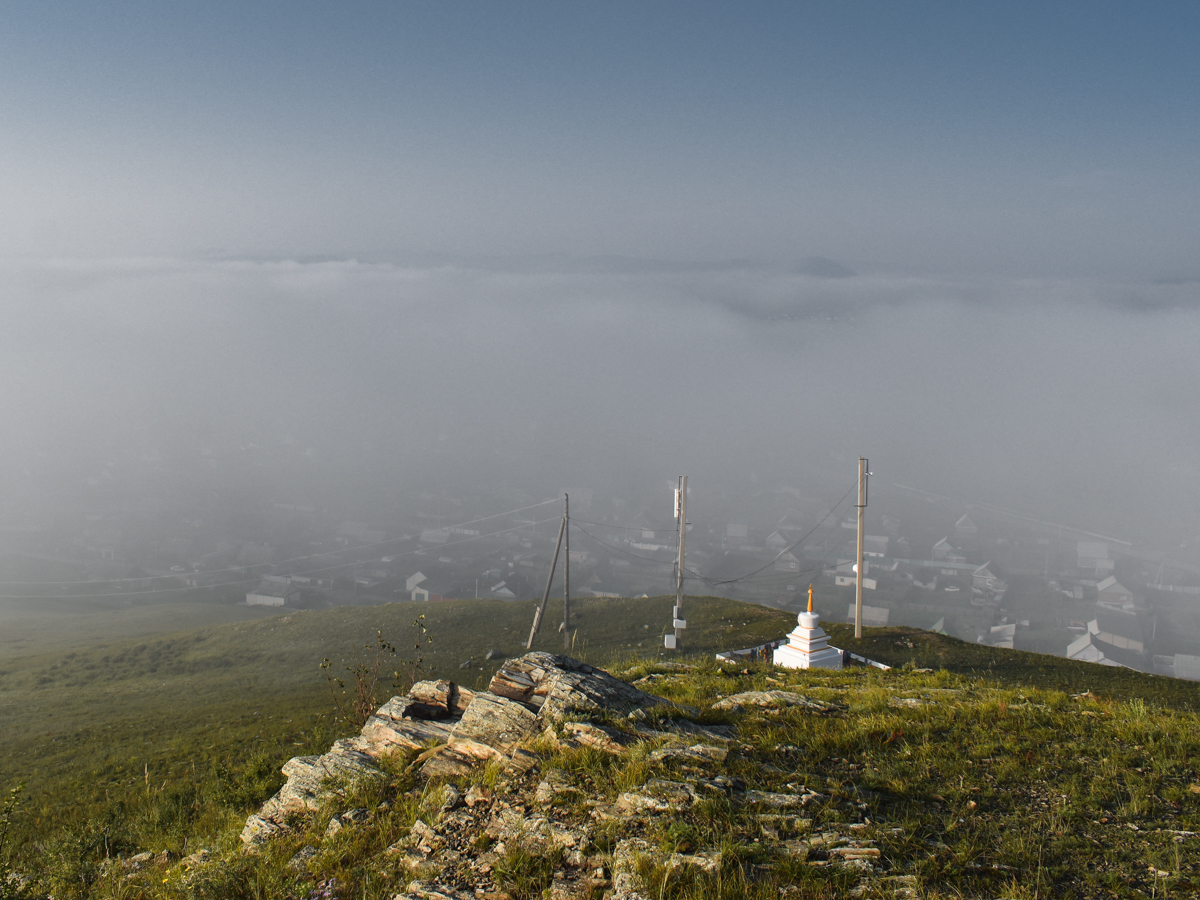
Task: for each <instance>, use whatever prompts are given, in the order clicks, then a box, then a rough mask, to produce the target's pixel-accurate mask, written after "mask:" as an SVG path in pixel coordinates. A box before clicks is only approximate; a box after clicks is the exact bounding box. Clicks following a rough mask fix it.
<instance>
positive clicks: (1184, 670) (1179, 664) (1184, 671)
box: [1174, 653, 1200, 681]
mask: <svg viewBox="0 0 1200 900" xmlns="http://www.w3.org/2000/svg"><path fill="white" fill-rule="evenodd" d="M1174 673H1175V677H1176V678H1186V679H1187V680H1188V681H1200V656H1185V655H1184V654H1182V653H1176V654H1175V664H1174Z"/></svg>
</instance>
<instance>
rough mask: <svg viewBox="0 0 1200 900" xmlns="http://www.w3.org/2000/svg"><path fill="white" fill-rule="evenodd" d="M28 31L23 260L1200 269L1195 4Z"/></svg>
mask: <svg viewBox="0 0 1200 900" xmlns="http://www.w3.org/2000/svg"><path fill="white" fill-rule="evenodd" d="M4 18H5V23H4V28H3V29H2V30H0V83H2V84H3V85H4V86H5V87H4V90H3V91H2V92H0V119H2V120H3V121H4V123H5V127H4V128H3V129H0V191H2V193H3V195H4V196H5V198H6V201H5V203H4V204H3V209H0V256H7V257H11V256H19V257H34V258H45V257H88V258H97V257H100V258H104V257H114V256H115V257H145V256H153V257H184V258H205V257H208V258H212V257H219V258H227V257H250V258H271V259H275V258H311V257H319V258H324V257H337V258H346V257H353V258H357V259H364V260H372V261H402V262H404V261H414V260H416V261H422V260H428V259H438V258H451V259H458V258H464V257H466V258H478V257H488V256H493V257H494V256H499V257H506V258H507V257H513V256H538V255H543V254H567V255H571V256H595V255H602V256H603V255H617V256H629V257H635V258H655V259H672V260H712V259H736V258H754V259H769V260H789V259H797V258H801V259H802V258H805V257H808V256H813V255H821V256H826V257H831V258H834V259H837V260H839V261H843V262H845V263H846V264H848V265H850V266H851V267H853V268H856V269H880V270H888V271H896V270H900V271H904V272H908V273H912V272H943V273H945V272H952V273H956V274H964V273H969V274H993V275H1003V276H1016V277H1046V276H1051V277H1124V278H1131V277H1133V278H1150V279H1155V278H1158V279H1162V278H1180V277H1193V276H1195V275H1196V274H1198V273H1197V269H1196V264H1195V262H1194V253H1193V250H1194V247H1195V246H1196V236H1197V226H1198V224H1200V222H1198V218H1200V197H1198V196H1197V183H1198V179H1197V177H1196V176H1197V175H1198V174H1200V173H1198V171H1197V170H1198V164H1197V154H1196V153H1195V150H1194V148H1195V147H1196V146H1197V144H1198V143H1200V142H1198V140H1197V138H1198V137H1200V135H1198V134H1197V112H1198V106H1200V92H1198V91H1197V89H1196V85H1197V84H1200V59H1198V57H1197V54H1195V52H1194V38H1195V36H1196V34H1197V33H1198V26H1200V8H1197V7H1196V6H1195V5H1194V4H1186V3H1158V4H1153V5H1144V4H1139V5H1134V4H1122V3H1092V4H1078V3H1006V4H960V3H906V4H895V3H883V2H880V3H864V2H837V3H832V2H830V3H771V2H763V3H753V4H732V3H725V4H715V3H698V2H689V3H666V2H664V3H655V4H644V3H621V2H613V3H603V4H582V3H575V4H562V3H528V2H518V3H507V4H487V3H461V4H442V3H432V2H430V3H402V2H401V3H395V2H388V3H346V4H338V5H337V6H331V5H329V4H317V3H303V2H291V3H255V4H242V3H238V4H234V3H222V2H205V3H189V2H179V3H138V2H128V3H120V2H118V3H112V4H104V5H100V6H97V5H95V4H82V3H67V2H47V3H38V4H18V5H15V6H13V7H11V8H9V9H7V10H6V12H5V17H4Z"/></svg>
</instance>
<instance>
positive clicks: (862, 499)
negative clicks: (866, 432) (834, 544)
mask: <svg viewBox="0 0 1200 900" xmlns="http://www.w3.org/2000/svg"><path fill="white" fill-rule="evenodd" d="M867 475H868V472H867V460H866V457H863V456H860V457H859V458H858V565H857V566H855V567H854V569H855V573H856V575H857V576H858V577H857V578H856V579H855V587H854V636H855V637H856V638H860V637H862V592H863V512H864V510H866V508H867Z"/></svg>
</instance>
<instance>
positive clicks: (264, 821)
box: [241, 739, 383, 844]
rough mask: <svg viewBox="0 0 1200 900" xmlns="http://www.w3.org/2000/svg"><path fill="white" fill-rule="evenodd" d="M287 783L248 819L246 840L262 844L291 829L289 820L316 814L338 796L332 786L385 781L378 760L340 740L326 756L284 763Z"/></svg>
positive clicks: (244, 839)
mask: <svg viewBox="0 0 1200 900" xmlns="http://www.w3.org/2000/svg"><path fill="white" fill-rule="evenodd" d="M283 774H284V775H286V776H287V782H286V783H285V784H284V786H283V787H282V788H280V789H279V792H278V793H277V794H276V795H275V796H274V797H272V798H271V799H270V800H268V801H267V802H266V803H264V804H263V806H262V809H260V810H259V811H258V812H257V813H255V814H254V815H252V816H250V818H248V819H247V820H246V825H245V827H244V828H243V829H242V835H241V837H242V841H243V842H244V843H247V844H260V843H262V842H263V841H266V840H268V839H269V838H271V837H272V836H274V835H275V834H278V833H279V832H280V831H284V830H286V829H287V827H288V826H287V820H288V818H289V817H291V816H293V815H295V814H297V813H306V812H313V811H316V810H318V809H320V807H321V805H322V804H323V803H324V802H325V801H326V800H327V799H328V798H329V797H330V796H331V795H332V794H333V793H334V788H333V787H332V786H331V785H333V784H336V783H339V782H340V783H343V784H345V783H350V782H353V781H357V780H360V779H364V778H369V779H372V780H378V779H382V778H383V772H381V771H380V770H379V769H378V768H376V767H375V765H374V760H373V759H372V758H371V757H370V756H368V755H367V754H366V753H363V752H361V751H360V750H358V749H356V748H355V747H354V745H353V742H352V741H350V740H345V739H343V740H340V741H337V742H336V743H335V744H334V745H333V747H332V748H331V749H330V751H329V752H328V753H326V754H324V755H323V756H296V757H293V758H292V759H289V760H288V761H287V762H286V763H284V764H283Z"/></svg>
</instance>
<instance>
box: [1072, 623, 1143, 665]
mask: <svg viewBox="0 0 1200 900" xmlns="http://www.w3.org/2000/svg"><path fill="white" fill-rule="evenodd" d="M1066 655H1067V659H1077V660H1080V661H1082V662H1094V663H1099V664H1100V665H1102V666H1120V667H1121V668H1124V669H1133V670H1134V671H1137V672H1146V671H1149V666H1148V660H1147V659H1146V655H1145V654H1144V653H1140V652H1138V651H1136V650H1132V649H1130V648H1128V647H1118V646H1117V645H1116V644H1110V643H1108V642H1107V641H1105V640H1103V639H1102V638H1101V637H1100V636H1099V635H1097V634H1094V633H1093V632H1091V631H1088V632H1087V633H1086V634H1083V635H1080V636H1079V637H1078V638H1076V639H1075V640H1073V641H1071V643H1070V644H1068V645H1067V654H1066Z"/></svg>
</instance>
